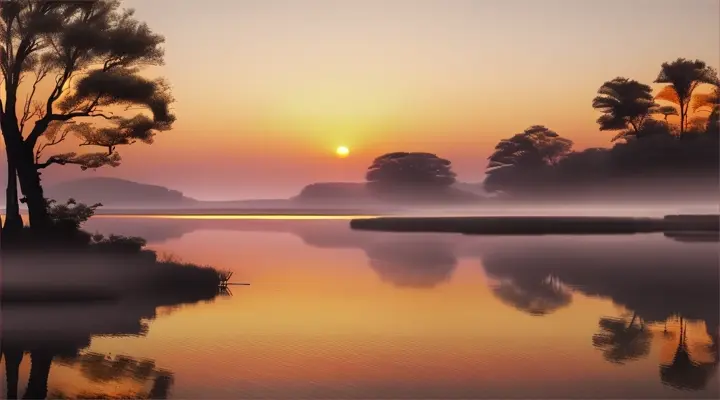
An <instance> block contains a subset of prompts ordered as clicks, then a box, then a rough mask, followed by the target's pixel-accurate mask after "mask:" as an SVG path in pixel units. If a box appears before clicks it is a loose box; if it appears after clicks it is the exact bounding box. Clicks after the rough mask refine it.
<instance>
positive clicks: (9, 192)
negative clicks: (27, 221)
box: [2, 154, 23, 240]
mask: <svg viewBox="0 0 720 400" xmlns="http://www.w3.org/2000/svg"><path fill="white" fill-rule="evenodd" d="M7 157H8V163H7V168H8V178H7V188H6V189H5V224H4V225H3V227H2V231H3V238H4V239H5V240H8V239H11V238H12V237H13V236H15V235H17V234H18V233H19V232H20V231H21V230H22V227H23V221H22V217H21V216H20V205H19V203H18V192H17V172H16V171H15V164H14V163H13V162H12V161H11V160H10V154H7Z"/></svg>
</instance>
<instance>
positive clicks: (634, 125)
mask: <svg viewBox="0 0 720 400" xmlns="http://www.w3.org/2000/svg"><path fill="white" fill-rule="evenodd" d="M651 92H652V88H650V86H648V85H644V84H642V83H639V82H637V81H634V80H630V79H627V78H622V77H617V78H615V79H613V80H611V81H608V82H605V83H604V84H603V85H602V86H601V87H600V89H598V96H597V97H595V98H594V99H593V102H592V106H593V108H595V109H597V110H599V111H601V112H602V113H603V115H601V116H600V118H598V120H597V122H598V124H599V125H600V130H601V131H605V130H611V131H614V130H623V131H628V130H630V131H632V132H637V131H638V130H639V129H640V128H641V126H642V124H643V122H644V121H645V120H646V119H647V118H648V117H649V115H650V113H651V110H653V108H654V107H655V102H654V101H653V96H652V93H651Z"/></svg>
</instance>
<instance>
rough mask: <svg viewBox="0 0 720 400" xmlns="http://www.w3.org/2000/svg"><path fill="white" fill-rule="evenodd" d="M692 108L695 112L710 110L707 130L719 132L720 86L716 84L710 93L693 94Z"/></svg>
mask: <svg viewBox="0 0 720 400" xmlns="http://www.w3.org/2000/svg"><path fill="white" fill-rule="evenodd" d="M692 109H693V111H694V112H699V111H705V112H709V113H710V115H709V116H708V118H707V123H706V125H705V130H706V131H707V132H715V133H717V132H718V125H719V124H720V86H715V87H714V88H713V90H712V91H711V92H710V93H701V94H696V95H695V96H693V103H692Z"/></svg>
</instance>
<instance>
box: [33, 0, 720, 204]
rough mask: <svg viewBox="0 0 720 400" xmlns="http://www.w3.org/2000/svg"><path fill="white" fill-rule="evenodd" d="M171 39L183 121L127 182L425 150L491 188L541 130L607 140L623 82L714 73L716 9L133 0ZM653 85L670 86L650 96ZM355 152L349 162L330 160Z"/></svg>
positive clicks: (291, 171)
mask: <svg viewBox="0 0 720 400" xmlns="http://www.w3.org/2000/svg"><path fill="white" fill-rule="evenodd" d="M123 3H124V5H125V6H126V7H132V8H135V9H136V11H137V14H136V15H137V17H138V18H139V19H140V20H143V21H146V22H147V23H148V24H149V25H150V27H151V28H152V29H153V30H154V31H156V32H158V33H161V34H163V35H165V37H166V44H165V49H166V65H165V66H163V67H160V68H154V69H153V70H152V71H151V73H152V74H154V75H162V76H165V77H167V79H168V80H169V81H170V82H171V83H172V85H173V90H174V95H175V97H176V98H177V103H176V104H175V105H174V109H175V112H176V114H177V117H178V121H177V123H176V125H175V128H174V130H173V131H171V132H165V133H162V134H161V135H160V136H159V137H158V138H157V140H156V143H155V144H153V145H152V146H146V145H136V146H133V147H131V148H123V149H121V154H122V156H123V158H124V164H123V165H122V166H120V167H118V168H115V169H105V170H98V171H94V172H92V171H86V172H82V173H81V172H80V171H79V169H78V168H76V167H74V166H66V167H60V166H54V167H52V168H49V169H48V170H47V172H45V173H44V174H43V177H44V178H45V181H46V182H52V181H59V180H65V179H69V178H71V177H76V176H118V177H123V178H128V179H133V180H137V181H141V182H147V183H156V184H162V185H166V186H169V187H172V188H175V189H178V190H181V191H183V192H185V193H186V194H187V195H190V196H193V197H197V198H202V199H232V198H251V197H274V196H288V195H293V194H294V193H296V192H297V191H298V190H299V189H300V188H301V187H302V186H304V185H305V184H307V183H311V182H316V181H339V180H352V181H359V180H361V179H363V176H364V170H365V168H366V167H367V166H368V165H369V162H370V161H371V160H372V159H373V158H374V157H376V156H378V155H381V154H383V153H384V152H389V151H428V152H434V153H436V154H438V155H440V156H442V157H445V158H448V159H450V160H451V161H453V164H454V166H455V170H456V172H457V173H458V175H459V179H460V180H463V181H479V180H480V179H482V177H483V171H484V168H485V164H486V161H485V158H486V157H487V156H488V155H489V153H490V151H491V149H492V147H493V146H494V145H495V143H496V142H497V141H498V140H499V139H501V138H503V137H507V136H511V135H512V134H514V133H517V132H520V131H522V130H523V129H525V128H527V127H528V126H530V125H534V124H542V125H546V126H547V127H549V128H551V129H553V130H555V131H557V132H558V133H560V134H561V135H563V136H565V137H568V138H570V139H572V140H573V141H575V143H576V147H577V148H584V147H588V146H607V145H609V140H610V138H611V137H612V135H613V134H612V133H608V132H599V131H598V129H597V125H596V123H595V120H596V118H597V116H598V115H597V113H596V112H595V111H594V110H593V109H592V107H591V101H592V98H593V97H594V95H595V92H596V91H597V89H598V87H599V86H600V85H601V84H602V83H603V82H604V81H606V80H610V79H612V78H614V77H616V76H626V77H629V78H633V79H637V80H640V81H641V82H644V83H652V81H653V80H654V79H655V78H656V76H657V74H658V72H659V69H660V65H661V63H662V62H664V61H671V60H674V59H676V58H678V57H685V58H692V59H695V58H698V59H702V60H704V61H706V62H707V63H708V64H710V65H711V66H713V67H718V66H719V65H720V23H719V22H718V18H719V17H720V2H719V1H718V0H605V1H601V2H600V1H589V0H588V1H572V0H542V1H538V0H502V1H501V0H497V1H490V0H487V1H481V0H475V1H470V0H450V1H441V0H392V1H382V0H365V1H334V0H302V1H298V0H284V1H283V0H253V1H249V0H248V1H244V0H207V1H197V0H152V1H150V0H124V1H123ZM654 87H655V88H659V86H658V85H655V86H654ZM341 145H345V146H347V147H349V149H350V155H349V157H347V158H338V157H337V156H336V155H335V154H334V149H335V148H336V147H337V146H341Z"/></svg>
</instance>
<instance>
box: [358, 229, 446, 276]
mask: <svg viewBox="0 0 720 400" xmlns="http://www.w3.org/2000/svg"><path fill="white" fill-rule="evenodd" d="M365 252H366V253H367V255H368V258H369V259H370V267H372V269H373V270H375V272H377V274H378V275H379V276H380V278H381V279H382V280H383V281H387V282H390V283H392V284H393V285H395V286H398V287H411V288H433V287H435V286H437V285H439V284H441V283H443V282H446V281H448V280H449V279H450V277H451V276H452V273H453V271H454V270H455V266H456V265H457V259H456V258H455V254H454V252H453V248H452V247H451V246H450V245H449V244H447V243H443V242H436V241H432V240H429V239H417V240H409V239H399V240H394V241H387V242H380V243H373V244H370V245H368V246H367V247H366V249H365Z"/></svg>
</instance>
